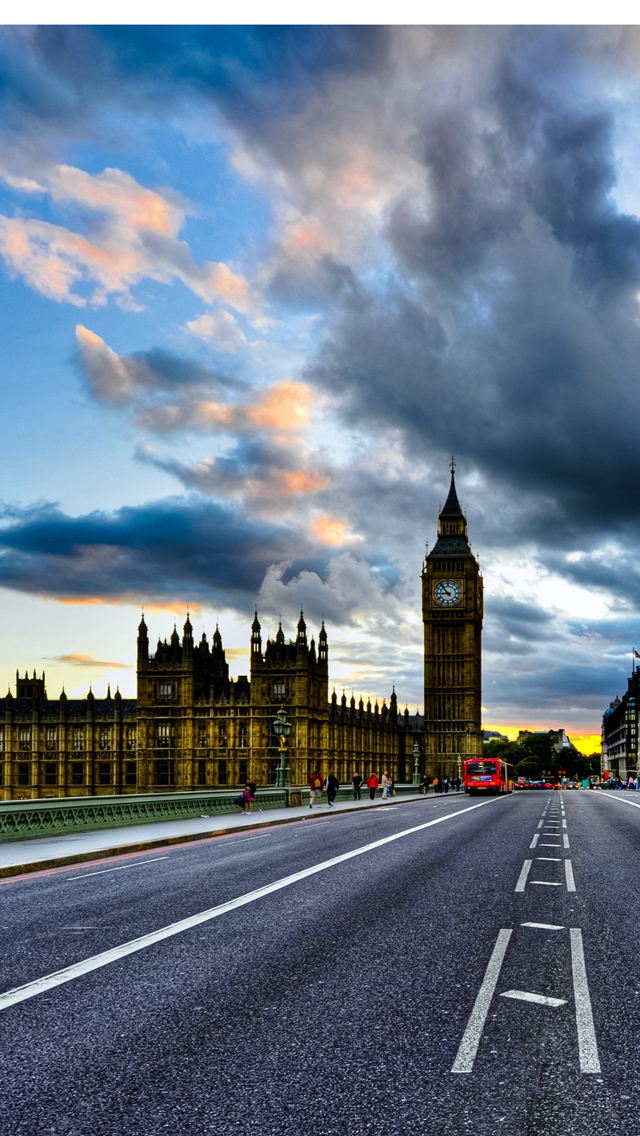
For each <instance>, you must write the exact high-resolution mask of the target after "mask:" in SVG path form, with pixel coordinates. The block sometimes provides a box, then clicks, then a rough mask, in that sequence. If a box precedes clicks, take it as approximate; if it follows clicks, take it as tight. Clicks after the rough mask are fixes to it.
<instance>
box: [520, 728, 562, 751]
mask: <svg viewBox="0 0 640 1136" xmlns="http://www.w3.org/2000/svg"><path fill="white" fill-rule="evenodd" d="M533 737H548V738H551V741H552V743H553V748H554V749H555V751H556V753H558V754H559V753H562V750H563V749H572V748H573V745H572V742H571V738H569V737H568V736H567V734H566V733H565V731H564V730H563V729H559V730H520V732H519V734H518V737H517V739H516V741H519V742H522V741H524V740H525V738H533Z"/></svg>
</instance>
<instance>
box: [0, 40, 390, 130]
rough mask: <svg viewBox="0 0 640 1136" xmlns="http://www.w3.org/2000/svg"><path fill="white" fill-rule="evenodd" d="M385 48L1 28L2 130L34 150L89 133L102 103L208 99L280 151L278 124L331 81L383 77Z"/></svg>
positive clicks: (142, 106) (155, 106)
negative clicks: (270, 136)
mask: <svg viewBox="0 0 640 1136" xmlns="http://www.w3.org/2000/svg"><path fill="white" fill-rule="evenodd" d="M389 41H390V37H389V30H388V29H386V28H380V27H370V28H367V27H302V26H292V27H287V26H281V27H275V26H274V27H268V26H266V27H253V28H252V27H226V26H220V27H215V26H209V27H207V26H199V27H189V26H187V27H179V26H158V27H135V26H127V27H118V26H114V27H111V26H109V27H102V28H101V27H93V28H91V27H68V26H67V27H62V26H51V27H36V28H25V29H22V28H20V29H14V28H9V27H5V28H3V29H2V34H1V39H0V108H1V113H2V121H3V129H4V131H5V132H6V134H7V136H9V137H13V138H14V139H16V140H18V139H19V140H20V143H21V144H22V145H23V146H24V145H26V147H29V148H32V149H33V150H34V151H36V150H37V148H38V146H39V145H44V144H46V142H47V139H48V138H51V137H53V138H55V137H56V136H64V135H71V134H74V133H75V134H77V133H82V132H84V133H86V134H91V133H93V132H94V125H93V123H92V119H93V114H94V112H95V110H96V108H97V106H98V105H99V104H103V105H104V104H109V103H111V104H112V105H116V106H122V107H125V108H129V109H134V110H135V111H136V113H138V112H140V111H144V112H146V113H149V114H153V115H158V114H160V115H163V114H164V113H166V111H167V110H175V109H180V108H182V107H183V106H184V105H185V104H186V103H188V102H189V101H190V100H194V99H199V100H203V99H204V100H207V101H210V102H212V103H214V104H215V105H216V106H217V107H218V109H219V110H220V111H221V112H222V114H223V115H224V116H225V118H226V119H227V121H229V122H230V123H231V124H232V125H233V126H235V127H237V128H241V129H243V130H244V131H245V132H246V133H247V134H248V135H250V136H257V137H260V136H261V137H262V139H263V140H264V137H265V132H269V131H271V132H272V133H273V141H274V143H275V144H276V145H277V136H278V131H277V120H278V118H279V116H281V115H294V114H296V113H298V112H299V110H300V107H301V105H303V104H304V101H305V99H306V98H307V97H308V96H309V95H310V94H311V93H312V92H313V91H317V90H321V89H322V85H323V83H324V82H326V81H328V80H329V79H330V78H331V77H332V76H341V75H346V76H351V75H357V74H359V73H368V72H370V71H375V72H379V71H380V70H381V69H383V68H384V67H385V61H386V58H387V53H388V49H389ZM25 127H29V128H30V134H29V135H28V136H27V137H26V139H25V134H24V131H25Z"/></svg>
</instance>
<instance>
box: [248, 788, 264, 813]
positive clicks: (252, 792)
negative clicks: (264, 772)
mask: <svg viewBox="0 0 640 1136" xmlns="http://www.w3.org/2000/svg"><path fill="white" fill-rule="evenodd" d="M247 785H248V786H249V789H250V790H251V796H252V797H253V799H254V801H255V799H256V793H257V792H258V786H257V785H256V783H255V781H247ZM260 812H262V809H260Z"/></svg>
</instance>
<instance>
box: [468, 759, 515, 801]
mask: <svg viewBox="0 0 640 1136" xmlns="http://www.w3.org/2000/svg"><path fill="white" fill-rule="evenodd" d="M510 769H511V766H510V765H508V764H507V762H506V761H500V758H499V757H470V758H467V760H466V761H465V763H464V791H465V793H510V792H511V789H512V787H513V781H512V779H511V775H510Z"/></svg>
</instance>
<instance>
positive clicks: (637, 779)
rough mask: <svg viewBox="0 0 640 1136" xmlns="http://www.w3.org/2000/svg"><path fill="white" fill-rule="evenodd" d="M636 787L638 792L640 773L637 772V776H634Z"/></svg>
mask: <svg viewBox="0 0 640 1136" xmlns="http://www.w3.org/2000/svg"><path fill="white" fill-rule="evenodd" d="M636 789H637V790H638V792H639V793H640V773H639V774H638V776H637V777H636Z"/></svg>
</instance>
